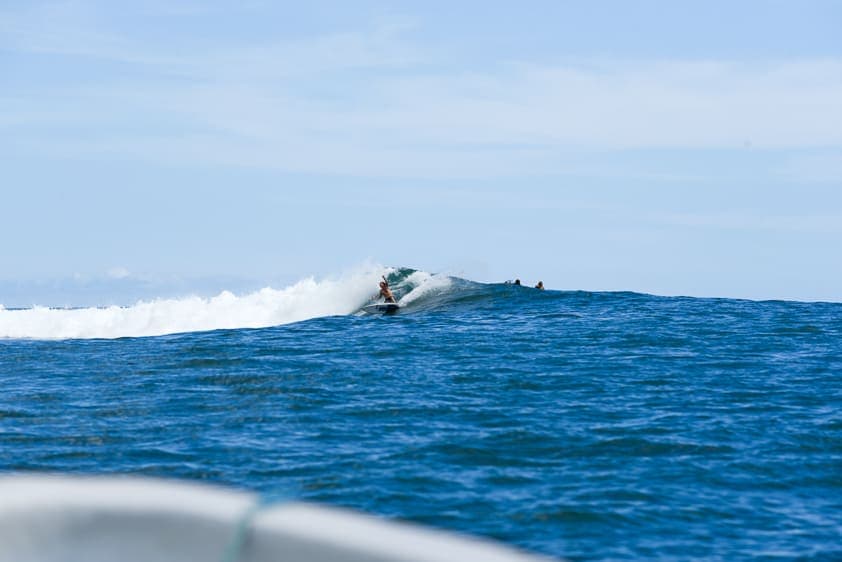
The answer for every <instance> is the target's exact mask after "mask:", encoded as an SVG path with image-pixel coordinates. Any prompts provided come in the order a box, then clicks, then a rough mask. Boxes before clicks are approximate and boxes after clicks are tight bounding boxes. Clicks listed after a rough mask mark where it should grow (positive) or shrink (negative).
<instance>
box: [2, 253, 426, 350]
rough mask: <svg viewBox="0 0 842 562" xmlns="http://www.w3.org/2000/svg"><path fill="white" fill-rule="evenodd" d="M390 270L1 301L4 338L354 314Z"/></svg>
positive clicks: (262, 323) (138, 332) (134, 332)
mask: <svg viewBox="0 0 842 562" xmlns="http://www.w3.org/2000/svg"><path fill="white" fill-rule="evenodd" d="M391 271H393V270H390V269H387V268H384V267H371V268H366V269H365V270H360V271H356V272H353V273H348V274H345V275H342V276H339V277H337V278H334V279H324V280H321V281H317V280H315V279H313V278H308V279H303V280H301V281H299V282H298V283H295V284H294V285H291V286H289V287H287V288H285V289H273V288H270V287H267V288H264V289H261V290H259V291H256V292H253V293H250V294H245V295H235V294H233V293H231V292H228V291H223V292H222V293H220V294H218V295H217V296H215V297H211V298H201V297H195V296H193V297H186V298H180V299H159V300H152V301H140V302H138V303H137V304H135V305H132V306H128V307H117V306H112V307H108V308H78V309H59V308H46V307H34V308H30V309H25V310H7V309H4V308H3V307H2V306H0V338H32V339H67V338H120V337H135V336H158V335H164V334H175V333H180V332H196V331H204V330H217V329H223V328H229V329H231V328H262V327H267V326H277V325H280V324H288V323H291V322H299V321H301V320H307V319H310V318H317V317H322V316H334V315H343V314H350V313H352V312H354V311H356V310H358V309H359V308H360V307H361V306H363V305H364V304H366V302H368V301H369V299H371V298H372V296H373V295H375V294H376V293H377V281H378V280H379V278H380V276H381V275H383V274H388V273H389V272H391ZM410 294H412V293H410ZM407 296H409V295H407Z"/></svg>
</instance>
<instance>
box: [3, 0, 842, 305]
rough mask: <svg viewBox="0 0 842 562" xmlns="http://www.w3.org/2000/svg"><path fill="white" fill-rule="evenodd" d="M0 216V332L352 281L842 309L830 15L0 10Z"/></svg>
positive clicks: (454, 8)
mask: <svg viewBox="0 0 842 562" xmlns="http://www.w3.org/2000/svg"><path fill="white" fill-rule="evenodd" d="M454 4H455V5H454ZM0 208H2V220H1V221H0V236H2V237H3V239H4V240H5V244H3V246H2V251H0V258H2V259H0V303H2V304H4V305H5V306H31V305H34V304H48V305H77V306H78V305H83V304H84V305H88V304H100V305H106V304H114V303H123V302H126V301H130V300H131V299H134V298H139V297H150V296H156V295H158V296H172V295H174V294H180V293H185V294H186V293H191V292H198V293H202V292H213V291H218V290H221V289H231V290H247V289H249V288H254V287H259V286H265V285H272V286H283V285H285V284H288V283H291V282H294V281H296V280H298V279H300V278H303V277H307V276H310V275H315V276H317V277H324V276H332V275H338V274H340V273H342V272H343V271H347V270H349V269H352V268H356V267H359V266H360V264H367V263H368V264H370V263H375V264H383V265H388V266H402V267H413V268H417V269H423V270H425V271H430V272H440V273H446V274H451V275H459V276H462V277H467V278H469V279H473V280H477V281H489V282H493V281H502V280H505V279H512V278H514V277H519V278H521V279H523V280H524V282H526V283H529V284H534V283H535V282H537V281H538V280H539V279H540V280H543V281H544V283H545V285H546V286H547V287H548V288H553V289H562V290H568V289H581V290H591V291H598V290H632V291H640V292H647V293H654V294H663V295H691V296H720V297H738V298H753V299H797V300H830V301H842V259H840V258H842V250H840V248H842V2H838V1H836V2H831V1H827V2H823V1H809V0H808V1H804V2H782V1H776V0H765V1H752V0H747V1H743V2H738V3H737V2H724V1H718V0H709V1H705V2H667V1H647V0H641V1H636V2H624V1H604V0H596V1H592V2H572V1H562V0H556V1H546V2H543V1H533V2H524V3H520V4H517V3H512V2H489V1H483V2H470V1H465V2H458V3H453V2H438V1H428V2H406V3H401V2H372V1H364V0H363V1H361V2H354V3H350V2H320V1H315V2H307V3H283V2H263V1H241V2H236V3H234V2H214V1H201V2H200V1H195V2H189V1H188V2H170V1H166V2H164V1H159V0H151V1H147V2H139V3H123V2H120V3H115V2H107V1H87V0H86V1H82V0H69V1H64V2H40V1H29V2H15V1H2V0H0Z"/></svg>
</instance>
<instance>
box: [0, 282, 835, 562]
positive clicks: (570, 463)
mask: <svg viewBox="0 0 842 562" xmlns="http://www.w3.org/2000/svg"><path fill="white" fill-rule="evenodd" d="M0 469H2V470H3V471H6V472H8V471H62V472H77V473H78V472H82V473H115V472H119V473H131V474H148V475H155V476H166V477H178V478H187V479H194V480H206V481H212V482H220V483H225V484H230V485H235V486H239V487H242V488H248V489H254V490H259V491H262V492H265V493H267V494H272V495H280V496H285V497H296V498H303V499H307V500H314V501H319V502H327V503H331V504H338V505H343V506H350V507H354V508H359V509H362V510H365V511H368V512H373V513H378V514H382V515H386V516H390V517H398V518H402V519H408V520H412V521H419V522H423V523H426V524H430V525H434V526H438V527H444V528H448V529H455V530H458V531H465V532H469V533H474V534H481V535H487V536H490V537H495V538H498V539H500V540H503V541H506V542H509V543H512V544H515V545H520V546H523V547H526V548H530V549H534V550H537V551H541V552H545V553H549V554H553V555H559V556H567V557H569V558H572V559H574V560H575V559H617V558H633V559H640V558H675V559H694V558H708V559H727V560H747V559H834V558H835V559H839V558H840V557H842V547H840V544H842V306H840V305H836V304H805V303H787V302H748V301H734V300H723V299H690V298H662V297H651V296H645V295H639V294H632V293H611V294H606V293H602V294H600V293H585V292H564V293H560V292H552V291H547V292H539V291H536V290H532V289H528V288H521V287H514V286H504V285H491V286H489V285H478V284H473V283H467V282H465V283H463V282H457V283H456V285H454V286H453V287H452V288H451V289H449V290H448V291H445V292H442V293H439V294H434V295H430V296H428V297H425V298H423V299H420V300H419V301H418V302H416V303H415V304H414V305H412V306H411V307H409V308H408V309H407V310H405V311H402V312H401V313H400V314H398V315H396V316H391V317H388V316H387V317H380V316H376V317H362V316H348V317H335V318H323V319H318V320H313V321H309V322H303V323H299V324H294V325H288V326H281V327H277V328H269V329H261V330H234V331H217V332H209V333H196V334H182V335H176V336H166V337H155V338H139V339H123V340H113V341H104V340H87V341H84V340H78V341H58V342H47V341H13V340H6V341H0Z"/></svg>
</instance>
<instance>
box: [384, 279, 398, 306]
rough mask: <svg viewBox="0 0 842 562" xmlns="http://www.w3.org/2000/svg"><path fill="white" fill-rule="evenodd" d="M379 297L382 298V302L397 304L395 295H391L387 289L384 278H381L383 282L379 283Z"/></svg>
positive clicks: (386, 282)
mask: <svg viewBox="0 0 842 562" xmlns="http://www.w3.org/2000/svg"><path fill="white" fill-rule="evenodd" d="M380 296H381V297H383V302H397V301H396V300H395V295H393V294H392V291H391V290H390V289H389V282H388V281H386V278H385V277H383V281H381V282H380Z"/></svg>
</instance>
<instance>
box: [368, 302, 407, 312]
mask: <svg viewBox="0 0 842 562" xmlns="http://www.w3.org/2000/svg"><path fill="white" fill-rule="evenodd" d="M400 307H401V305H399V304H397V303H394V302H378V303H375V304H369V305H366V306H364V307H363V310H365V311H366V312H368V313H369V314H394V313H395V312H397V311H398V309H399V308H400Z"/></svg>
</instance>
